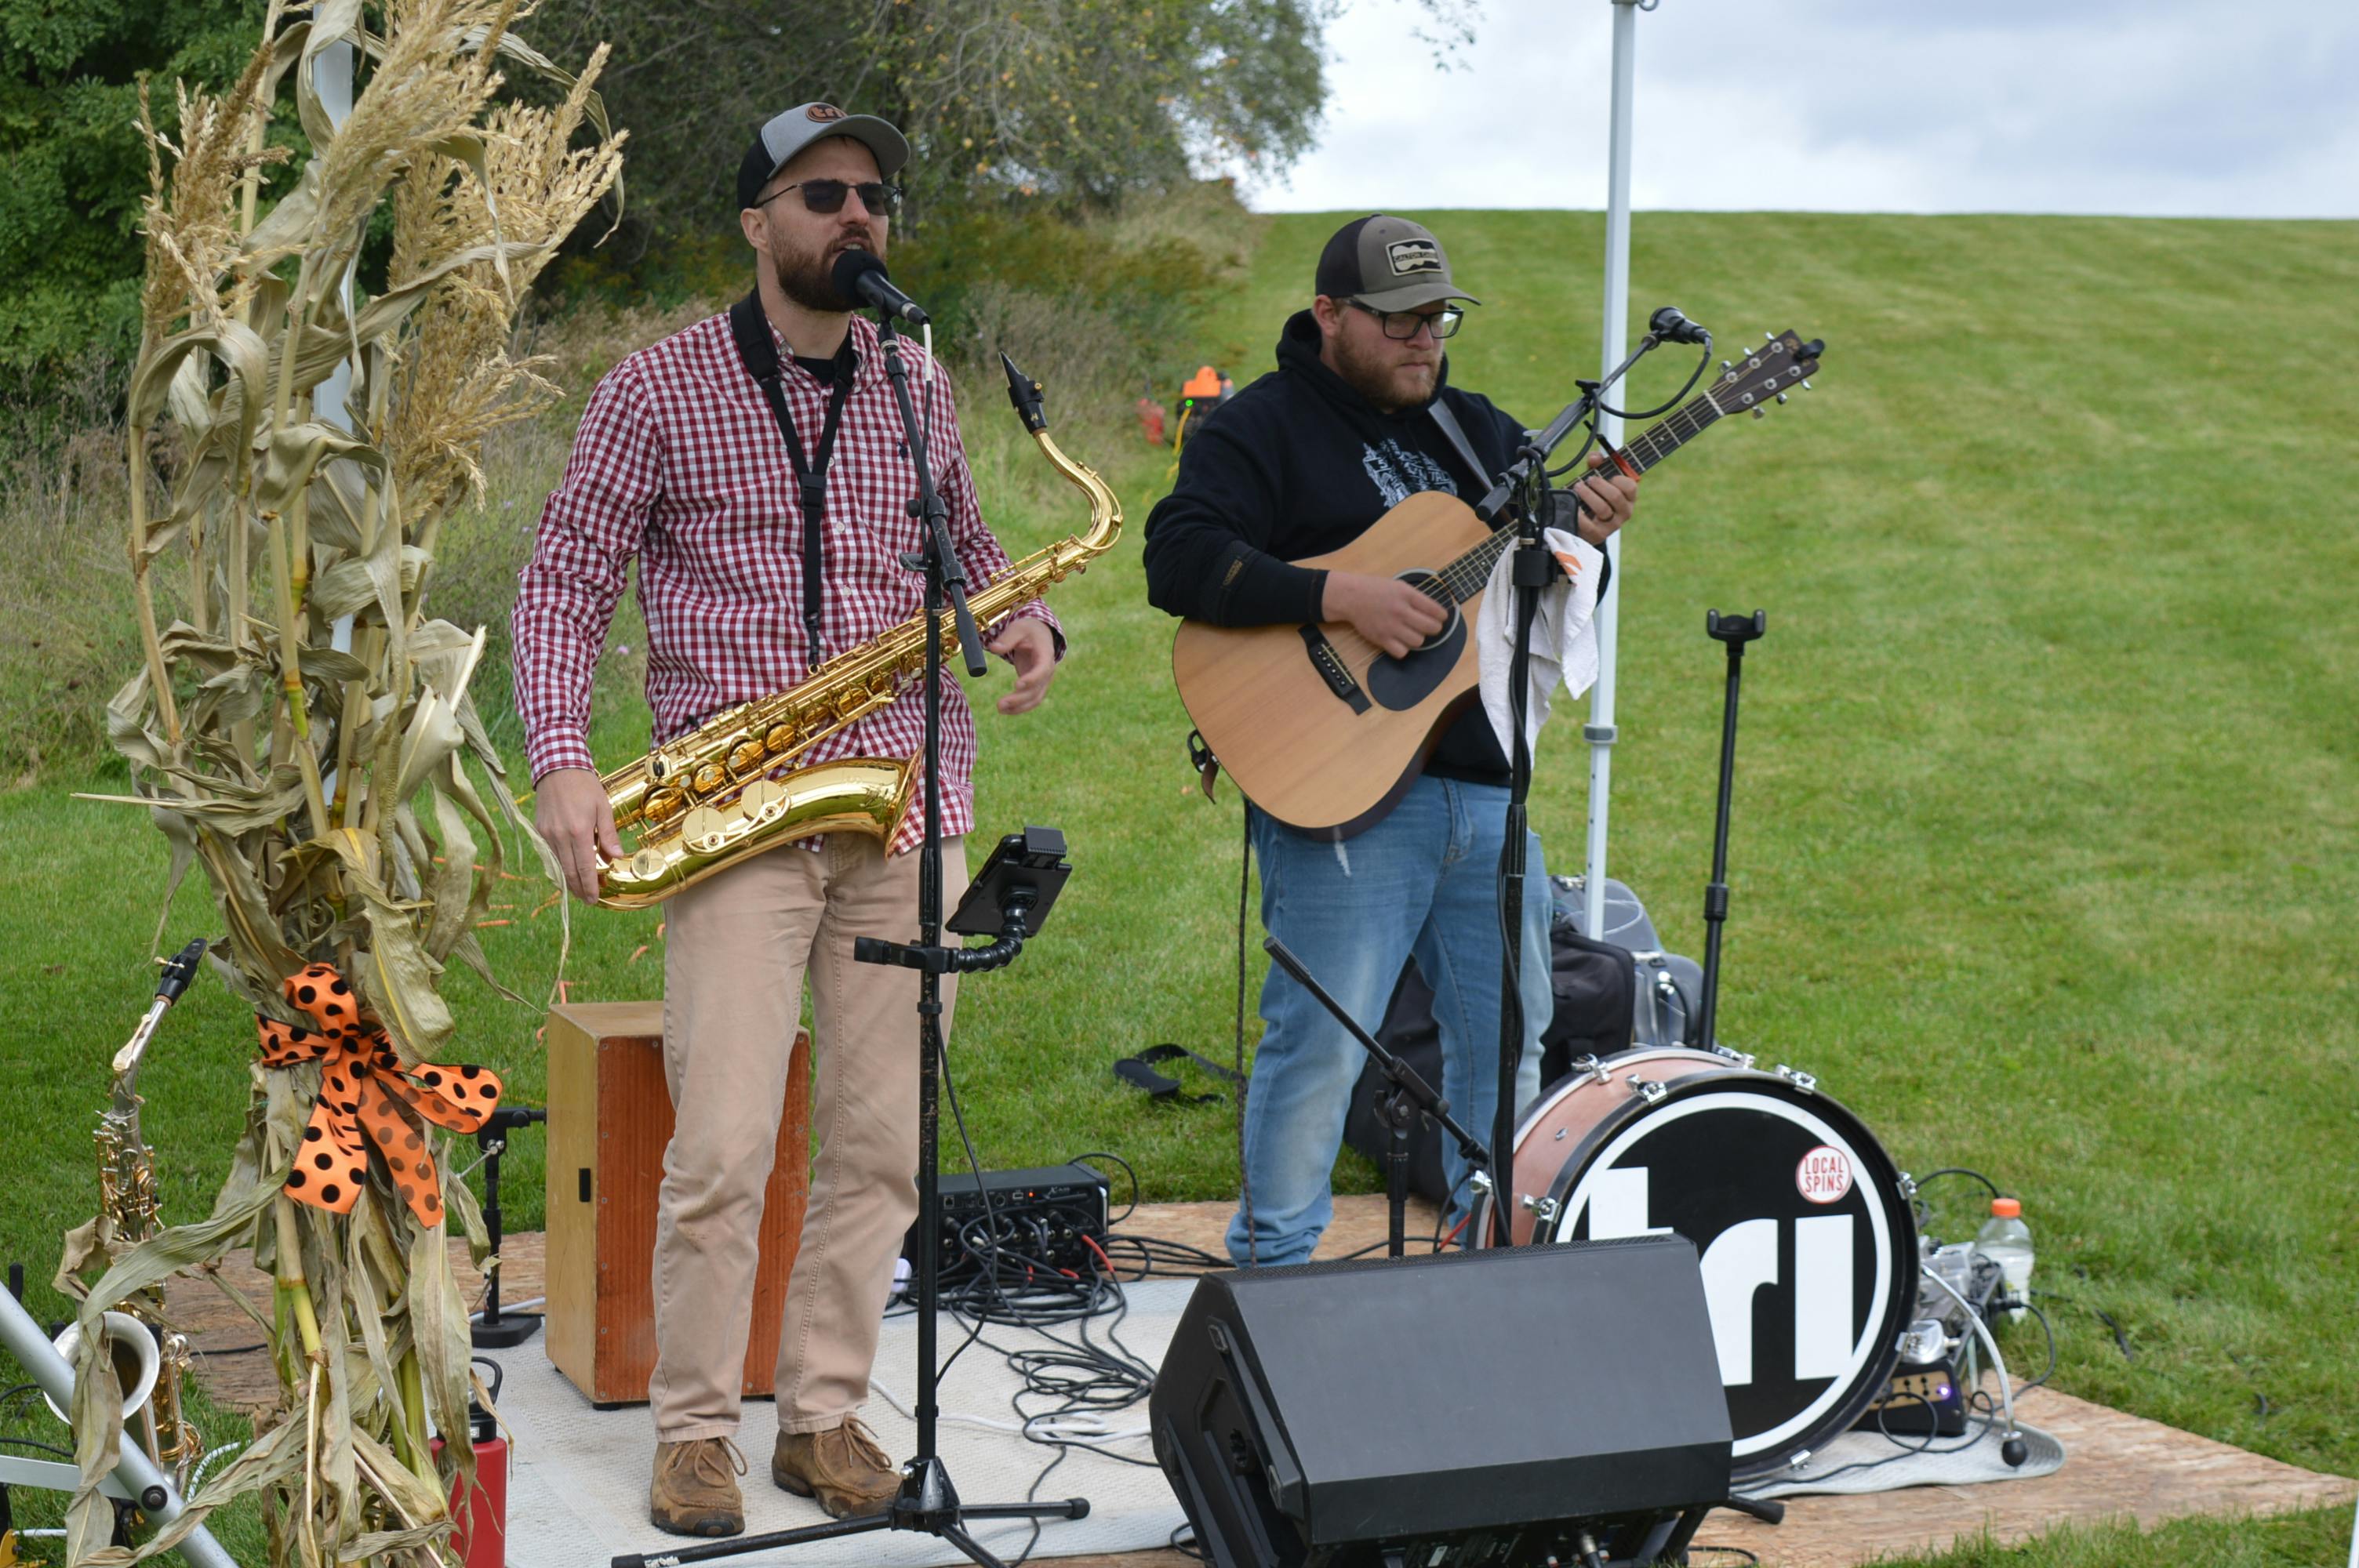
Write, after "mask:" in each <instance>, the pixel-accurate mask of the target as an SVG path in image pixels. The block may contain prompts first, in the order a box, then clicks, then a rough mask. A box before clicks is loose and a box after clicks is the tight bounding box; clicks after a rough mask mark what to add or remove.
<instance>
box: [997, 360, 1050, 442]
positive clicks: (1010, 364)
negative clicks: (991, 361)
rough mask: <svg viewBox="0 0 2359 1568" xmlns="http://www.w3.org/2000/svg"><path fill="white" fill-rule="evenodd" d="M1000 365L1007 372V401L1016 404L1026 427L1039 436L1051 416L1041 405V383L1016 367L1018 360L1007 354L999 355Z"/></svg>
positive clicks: (1017, 414)
mask: <svg viewBox="0 0 2359 1568" xmlns="http://www.w3.org/2000/svg"><path fill="white" fill-rule="evenodd" d="M999 367H1000V368H1001V369H1002V370H1004V371H1006V373H1007V401H1008V402H1010V403H1012V404H1014V405H1015V406H1016V417H1017V418H1019V419H1021V420H1023V421H1024V428H1025V429H1027V430H1028V431H1030V432H1031V433H1032V434H1033V435H1035V436H1037V435H1038V434H1040V432H1041V431H1043V430H1046V429H1047V428H1048V427H1049V416H1048V413H1047V412H1046V410H1044V409H1043V408H1042V407H1041V406H1040V384H1039V383H1038V382H1037V381H1034V380H1033V379H1032V378H1031V377H1030V376H1028V375H1026V374H1025V373H1023V372H1022V371H1020V370H1017V369H1016V362H1015V361H1014V360H1011V359H1009V358H1008V357H1007V356H1006V354H1002V355H1000V356H999Z"/></svg>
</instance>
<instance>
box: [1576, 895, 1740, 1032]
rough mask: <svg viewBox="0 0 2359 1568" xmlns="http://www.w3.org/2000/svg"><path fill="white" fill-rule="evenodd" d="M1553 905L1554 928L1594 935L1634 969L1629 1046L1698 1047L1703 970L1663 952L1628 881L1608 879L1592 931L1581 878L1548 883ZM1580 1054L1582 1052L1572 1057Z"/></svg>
mask: <svg viewBox="0 0 2359 1568" xmlns="http://www.w3.org/2000/svg"><path fill="white" fill-rule="evenodd" d="M1549 895H1550V897H1551V898H1553V899H1554V901H1555V905H1556V913H1555V915H1554V926H1555V928H1556V929H1557V930H1560V931H1561V930H1564V929H1567V928H1570V929H1571V930H1572V931H1574V932H1576V933H1579V934H1580V935H1583V936H1594V937H1596V938H1597V939H1599V940H1600V941H1603V942H1610V943H1612V944H1613V945H1614V946H1617V947H1620V948H1623V949H1624V950H1625V951H1626V952H1627V953H1628V954H1629V955H1630V957H1631V961H1632V962H1633V964H1634V965H1635V966H1636V970H1637V974H1636V993H1637V994H1636V1000H1635V1003H1634V1005H1633V1008H1632V1011H1631V1025H1630V1043H1631V1044H1634V1045H1641V1046H1647V1047H1650V1048H1651V1047H1656V1046H1662V1045H1684V1046H1686V1047H1688V1048H1689V1049H1690V1050H1692V1049H1694V1048H1695V1046H1696V1023H1697V1017H1696V1014H1697V1010H1698V1009H1699V1008H1700V1007H1701V1005H1702V1002H1703V966H1702V965H1701V964H1699V963H1697V962H1696V961H1695V960H1694V959H1693V958H1690V957H1688V956H1687V955H1686V954H1684V953H1669V952H1665V951H1664V950H1663V939H1662V937H1660V936H1659V935H1656V932H1655V923H1654V922H1653V921H1652V920H1650V919H1648V918H1647V906H1646V905H1645V904H1642V903H1639V902H1638V895H1637V894H1636V893H1635V892H1631V891H1630V887H1629V884H1628V883H1626V882H1621V881H1615V880H1614V878H1612V877H1608V878H1606V879H1605V910H1604V918H1603V920H1601V921H1599V922H1598V925H1599V929H1598V930H1596V931H1593V932H1587V931H1582V920H1583V918H1584V917H1585V914H1586V909H1585V904H1586V902H1587V901H1586V899H1585V897H1584V894H1583V890H1582V879H1581V878H1579V877H1550V878H1549ZM1573 1054H1575V1055H1579V1054H1580V1053H1579V1052H1577V1051H1576V1052H1575V1053H1573Z"/></svg>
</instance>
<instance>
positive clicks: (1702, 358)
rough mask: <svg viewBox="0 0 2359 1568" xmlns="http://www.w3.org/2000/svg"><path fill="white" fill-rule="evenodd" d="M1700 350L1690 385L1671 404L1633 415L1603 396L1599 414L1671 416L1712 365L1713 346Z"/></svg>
mask: <svg viewBox="0 0 2359 1568" xmlns="http://www.w3.org/2000/svg"><path fill="white" fill-rule="evenodd" d="M1699 349H1700V351H1699V352H1698V354H1697V356H1696V367H1695V369H1694V370H1692V371H1690V373H1688V384H1686V385H1685V386H1682V387H1681V388H1680V389H1679V391H1678V392H1676V393H1674V394H1673V395H1672V396H1671V399H1670V401H1669V402H1668V403H1658V404H1657V405H1656V406H1654V407H1652V408H1648V409H1645V410H1642V411H1640V412H1637V413H1632V412H1629V411H1628V410H1625V409H1621V408H1616V407H1614V406H1613V405H1612V404H1610V403H1607V402H1606V401H1605V399H1604V398H1603V396H1602V395H1601V396H1600V397H1599V398H1598V400H1597V409H1598V412H1599V413H1601V414H1611V415H1613V416H1614V417H1615V418H1616V419H1652V418H1654V417H1655V416H1658V415H1660V414H1669V412H1670V411H1671V410H1672V409H1674V408H1677V407H1678V406H1680V404H1682V403H1684V402H1686V401H1687V395H1688V394H1689V393H1690V392H1693V391H1694V390H1695V384H1696V383H1697V382H1699V381H1701V380H1702V379H1703V373H1704V371H1705V370H1706V368H1708V367H1709V366H1710V365H1711V363H1712V345H1711V344H1709V343H1704V344H1701V345H1699Z"/></svg>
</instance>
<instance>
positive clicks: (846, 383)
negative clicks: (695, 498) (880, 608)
mask: <svg viewBox="0 0 2359 1568" xmlns="http://www.w3.org/2000/svg"><path fill="white" fill-rule="evenodd" d="M729 336H730V337H731V338H732V339H734V340H735V341H736V344H737V357H738V359H740V360H741V361H743V362H745V373H746V374H747V375H750V376H752V377H753V378H754V380H755V381H756V383H758V384H760V386H761V388H762V395H763V397H764V398H765V399H766V400H767V401H768V403H769V405H770V417H771V418H773V419H775V420H777V424H778V434H779V435H780V436H782V437H784V438H786V443H787V459H788V461H789V462H791V463H793V464H794V467H795V483H796V485H797V486H798V487H799V490H800V492H801V497H802V513H803V631H804V633H805V636H806V638H807V643H806V647H807V653H806V654H805V659H806V665H807V667H808V668H812V669H816V668H817V667H818V666H819V663H820V657H821V654H823V653H824V652H825V649H824V648H822V647H821V643H820V634H819V625H820V609H821V602H822V600H823V597H824V595H823V589H822V585H821V576H822V573H823V566H824V562H825V558H826V545H825V529H826V526H827V461H828V459H829V458H830V457H832V455H833V454H834V452H835V430H836V426H837V424H838V422H839V421H841V420H842V418H843V403H844V399H845V398H847V397H849V396H850V395H852V377H851V376H849V375H847V374H844V373H842V372H841V371H839V372H838V373H837V375H836V378H835V385H834V387H833V389H832V391H831V392H830V394H829V396H828V401H827V422H826V423H825V424H824V425H822V426H821V428H820V433H819V449H818V450H817V451H816V452H815V453H813V454H812V457H811V460H809V461H805V460H804V458H803V444H802V442H801V441H800V440H799V439H797V438H796V436H795V420H794V416H793V415H791V414H789V413H788V412H787V389H786V385H785V384H784V381H783V379H782V371H781V367H780V366H779V364H778V348H777V343H775V342H774V341H771V337H770V323H769V320H768V319H767V318H766V317H765V316H764V315H763V314H762V297H761V294H760V293H759V291H756V292H755V293H752V294H749V295H747V296H745V298H743V299H740V300H739V301H738V302H737V303H736V304H734V305H733V306H731V307H730V308H729Z"/></svg>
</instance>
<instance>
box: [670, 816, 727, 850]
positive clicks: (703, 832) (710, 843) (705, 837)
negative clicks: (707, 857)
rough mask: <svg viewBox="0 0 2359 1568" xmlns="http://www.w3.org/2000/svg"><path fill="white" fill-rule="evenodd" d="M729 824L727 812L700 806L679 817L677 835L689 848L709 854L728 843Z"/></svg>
mask: <svg viewBox="0 0 2359 1568" xmlns="http://www.w3.org/2000/svg"><path fill="white" fill-rule="evenodd" d="M729 826H730V822H729V816H728V814H727V813H725V812H720V811H715V810H713V809H712V807H711V806H697V807H695V808H694V809H692V810H691V811H690V812H689V814H688V815H687V816H685V817H683V818H681V820H680V825H679V836H680V838H682V839H683V840H684V841H685V842H686V843H687V845H688V847H689V848H690V849H695V850H697V851H699V852H700V853H703V854H711V853H712V852H713V851H715V850H718V849H723V848H725V847H726V846H727V845H728V842H729Z"/></svg>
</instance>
